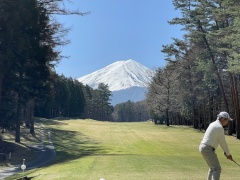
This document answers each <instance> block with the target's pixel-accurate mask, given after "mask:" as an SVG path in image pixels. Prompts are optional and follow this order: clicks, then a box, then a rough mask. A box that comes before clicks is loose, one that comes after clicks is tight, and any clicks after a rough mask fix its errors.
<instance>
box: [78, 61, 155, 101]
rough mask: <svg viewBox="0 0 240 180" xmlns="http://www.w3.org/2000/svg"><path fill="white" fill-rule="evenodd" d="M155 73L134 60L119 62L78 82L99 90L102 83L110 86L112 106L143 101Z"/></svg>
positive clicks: (81, 78)
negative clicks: (129, 101)
mask: <svg viewBox="0 0 240 180" xmlns="http://www.w3.org/2000/svg"><path fill="white" fill-rule="evenodd" d="M153 74H154V72H153V71H152V70H150V69H148V68H147V67H145V66H143V65H141V64H140V63H138V62H136V61H134V60H131V59H129V60H125V61H117V62H115V63H112V64H110V65H108V66H106V67H104V68H102V69H100V70H97V71H95V72H93V73H91V74H88V75H85V76H83V77H80V78H78V81H80V82H82V83H83V84H87V85H89V86H90V87H92V88H93V89H97V88H98V85H99V84H100V83H104V84H108V86H109V90H110V91H112V97H111V99H112V101H111V103H112V105H116V104H119V103H122V102H126V101H128V100H131V101H133V102H136V101H140V100H143V99H144V98H145V93H146V91H147V86H148V84H149V83H150V81H151V78H152V76H153Z"/></svg>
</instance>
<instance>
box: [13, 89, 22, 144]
mask: <svg viewBox="0 0 240 180" xmlns="http://www.w3.org/2000/svg"><path fill="white" fill-rule="evenodd" d="M21 98H22V97H21V93H19V94H18V100H17V113H16V127H15V128H16V129H15V142H17V143H20V142H21V140H20V121H21V110H22V104H21Z"/></svg>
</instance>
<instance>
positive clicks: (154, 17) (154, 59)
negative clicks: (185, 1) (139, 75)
mask: <svg viewBox="0 0 240 180" xmlns="http://www.w3.org/2000/svg"><path fill="white" fill-rule="evenodd" d="M66 5H67V8H69V9H76V8H78V9H79V10H80V11H81V12H88V11H89V12H90V14H88V15H86V16H76V15H71V16H58V17H57V20H58V21H59V22H60V23H62V24H63V25H64V26H65V27H71V31H70V32H69V33H68V36H67V37H66V38H68V39H69V40H70V41H71V43H70V44H68V45H66V46H64V47H62V48H61V50H62V55H64V56H69V58H68V59H62V60H61V62H60V63H59V64H58V65H57V67H56V72H57V73H58V74H63V75H65V76H66V77H72V78H79V77H81V76H84V75H86V74H90V73H92V72H94V71H96V70H99V69H101V68H103V67H105V66H107V65H109V64H111V63H114V62H116V61H119V60H128V59H133V60H135V61H137V62H139V63H141V64H142V65H144V66H146V67H148V68H150V69H156V68H158V67H163V66H165V64H166V61H165V60H164V57H165V55H164V54H163V53H161V49H162V45H166V44H170V43H172V39H171V38H172V37H175V38H181V37H182V34H183V32H182V31H181V27H180V26H176V25H169V24H168V21H169V20H171V19H172V18H174V17H179V16H180V13H179V12H177V11H176V10H175V9H174V6H173V4H172V1H171V0H75V1H74V4H66Z"/></svg>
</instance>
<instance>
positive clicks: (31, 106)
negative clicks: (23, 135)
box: [29, 100, 35, 135]
mask: <svg viewBox="0 0 240 180" xmlns="http://www.w3.org/2000/svg"><path fill="white" fill-rule="evenodd" d="M29 104H30V106H29V122H30V134H32V135H34V134H35V130H34V100H30V103H29Z"/></svg>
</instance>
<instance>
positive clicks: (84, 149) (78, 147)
mask: <svg viewBox="0 0 240 180" xmlns="http://www.w3.org/2000/svg"><path fill="white" fill-rule="evenodd" d="M51 133H52V137H53V138H52V139H53V144H54V147H55V150H56V158H55V159H54V161H53V163H63V162H67V161H71V160H75V159H79V158H81V157H85V156H92V155H97V154H100V153H104V148H103V147H102V146H101V145H100V143H99V142H96V141H94V140H93V139H90V138H89V137H87V136H86V135H84V134H83V133H80V132H76V131H64V130H56V129H52V130H51Z"/></svg>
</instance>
